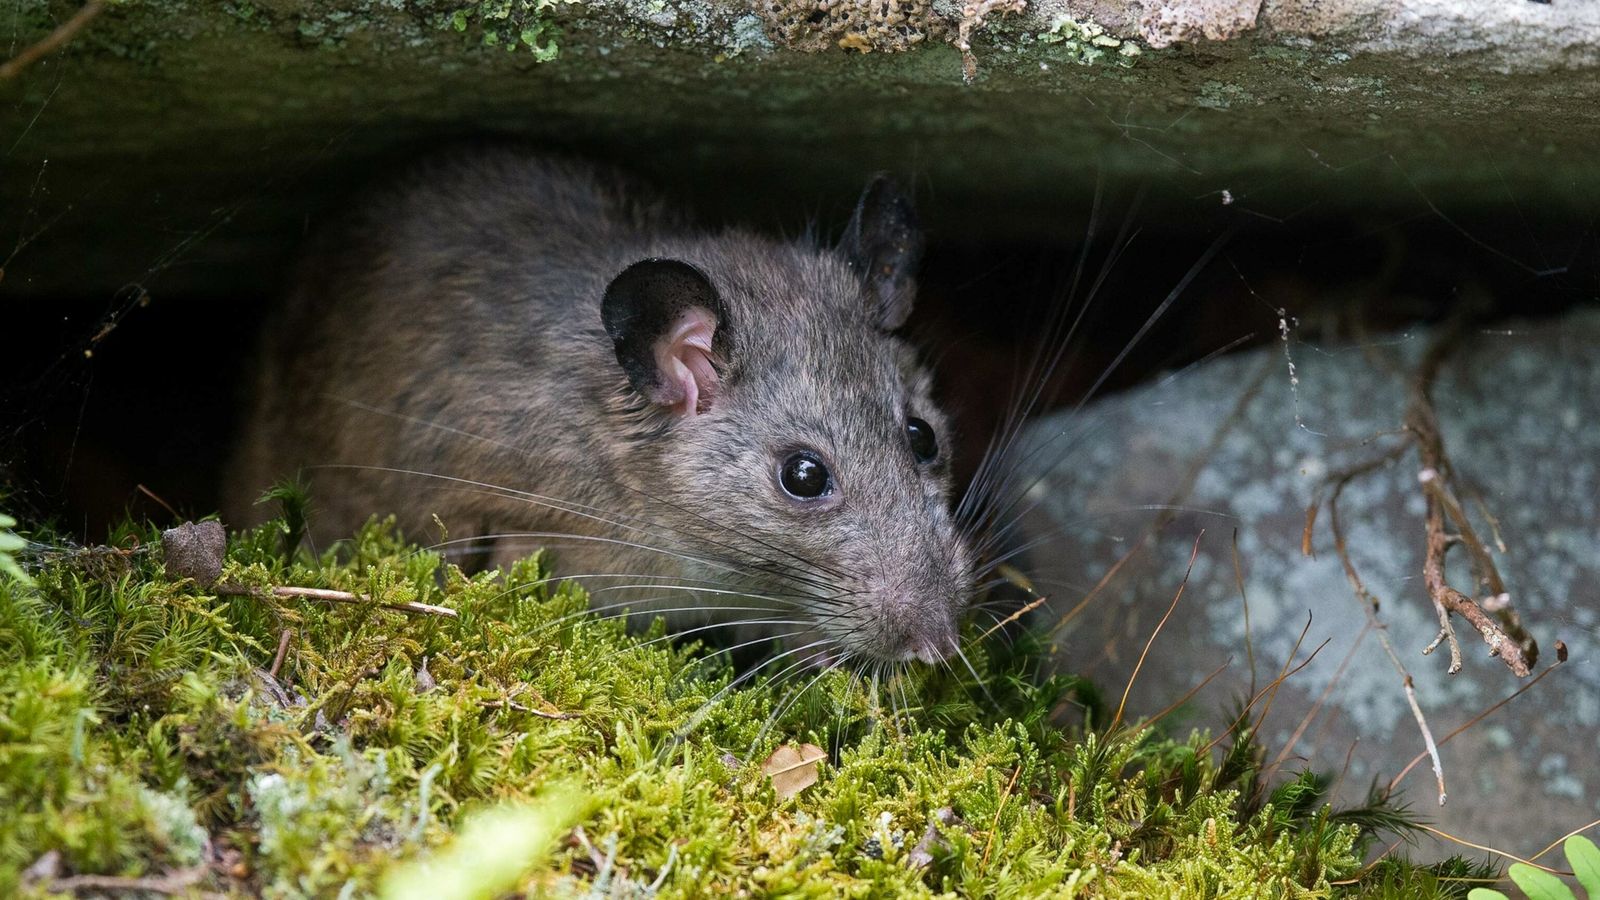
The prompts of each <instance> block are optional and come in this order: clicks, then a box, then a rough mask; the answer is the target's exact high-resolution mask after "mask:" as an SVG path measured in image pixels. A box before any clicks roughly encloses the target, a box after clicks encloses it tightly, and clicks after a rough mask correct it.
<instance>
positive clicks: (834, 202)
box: [0, 0, 1600, 293]
mask: <svg viewBox="0 0 1600 900" xmlns="http://www.w3.org/2000/svg"><path fill="white" fill-rule="evenodd" d="M78 8H79V7H78V5H77V4H76V3H66V2H53V0H22V2H21V3H20V4H18V5H15V6H13V7H12V8H11V9H10V10H9V11H8V12H7V14H5V16H4V17H3V18H0V43H3V45H4V46H3V47H0V51H4V54H5V55H6V56H7V57H10V56H14V55H15V54H16V53H18V52H20V51H21V50H22V49H23V48H25V47H27V46H28V45H29V44H31V43H32V42H35V41H37V40H39V39H41V38H43V37H44V36H45V35H47V34H49V33H50V32H51V30H52V29H53V28H55V27H57V26H58V25H59V24H60V23H61V22H63V21H65V20H67V19H68V18H69V17H70V16H72V14H73V13H74V12H76V11H77V9H78ZM1597 73H1600V6H1597V5H1596V4H1593V3H1580V2H1571V0H1556V2H1554V3H1540V2H1534V0H1453V2H1447V0H1297V2H1276V0H1266V2H1260V0H1091V2H1084V3H1076V2H1074V3H1067V2H1063V0H1030V2H1026V3H1024V2H1022V0H973V2H967V3H961V2H955V0H882V2H874V3H852V2H823V0H767V2H761V3H741V2H731V0H575V2H558V0H482V2H476V3H464V2H438V0H335V2H309V0H255V2H251V0H228V2H186V0H125V2H120V3H113V4H110V5H108V6H107V7H106V8H105V10H104V12H103V13H102V14H100V15H99V16H98V17H97V18H96V19H95V20H94V21H93V22H92V23H90V25H89V26H88V27H87V28H85V29H83V30H82V31H81V32H80V33H78V34H77V35H76V36H75V37H74V39H73V40H72V41H71V42H70V43H68V44H67V45H66V47H65V48H64V49H62V50H60V51H58V52H56V53H54V54H52V55H49V56H47V57H45V58H43V59H41V60H39V61H38V62H36V63H34V64H33V65H32V66H30V67H28V68H27V69H26V70H24V71H23V72H22V73H21V74H20V75H18V76H17V77H14V78H12V79H10V80H8V81H6V82H0V136H4V138H5V141H4V143H5V145H6V148H7V156H6V164H5V166H4V167H3V172H0V209H4V210H5V221H6V224H7V225H8V226H9V227H12V229H13V230H14V231H18V232H19V233H22V234H25V235H32V234H33V233H34V232H36V231H37V232H39V234H37V236H36V239H34V240H31V241H29V242H27V246H26V247H25V248H24V249H23V251H21V252H19V253H17V254H14V255H13V257H12V258H11V260H10V261H9V262H8V263H7V273H6V280H5V282H4V287H5V289H6V290H9V291H21V292H35V293H46V292H50V291H76V292H82V291H84V290H86V289H100V288H109V289H115V288H116V287H118V286H120V285H123V284H126V283H127V282H129V281H130V280H134V281H139V282H141V283H143V282H144V281H146V280H148V279H149V278H150V277H151V272H150V271H147V270H148V269H150V268H151V267H152V261H154V268H155V269H156V270H160V271H161V272H162V273H163V277H164V282H163V283H162V284H161V285H160V287H161V289H165V290H169V291H170V290H173V289H180V288H206V289H211V288H217V287H219V286H226V285H231V284H237V283H238V281H237V279H238V278H241V277H243V278H254V277H256V276H258V275H260V274H262V273H265V272H268V271H270V270H271V265H272V264H273V263H275V262H276V261H277V260H278V259H279V258H281V255H282V253H283V252H284V250H285V248H286V247H287V246H288V245H290V244H292V241H293V239H294V238H295V237H297V236H298V234H299V233H300V232H301V226H302V225H303V224H304V221H305V218H306V216H307V215H308V214H312V213H314V212H315V211H316V210H315V206H316V202H317V201H318V200H319V199H321V198H324V197H326V196H329V194H330V191H331V189H333V188H338V187H342V186H344V185H346V184H348V183H349V181H350V177H351V176H352V175H354V174H364V173H366V172H367V171H369V169H370V168H371V161H372V159H373V158H374V157H376V156H378V155H380V154H383V153H385V152H388V151H391V150H393V149H394V148H395V147H397V146H401V145H404V144H406V142H408V141H415V140H424V139H425V140H436V139H438V138H439V137H441V136H443V135H453V134H464V133H478V134H481V133H484V132H486V131H493V132H498V133H509V134H513V135H518V136H522V137H526V138H530V139H532V140H533V141H535V142H536V143H538V144H540V145H543V146H551V147H557V148H561V149H565V150H570V151H576V152H581V153H584V154H587V155H591V156H598V157H603V158H607V159H612V160H616V161H619V162H622V163H624V164H627V165H629V166H632V167H634V168H636V169H641V170H644V171H645V172H646V173H647V174H656V175H667V176H670V180H671V181H673V182H674V183H676V184H679V185H682V186H685V187H686V188H687V189H688V190H689V192H691V193H697V194H700V195H702V196H701V197H700V199H702V200H705V201H707V205H709V206H711V207H713V208H714V210H715V211H716V212H719V213H720V212H727V213H731V214H736V215H740V216H744V217H750V216H752V215H755V216H771V215H772V212H771V211H772V210H777V209H785V210H818V209H822V210H828V209H831V208H832V207H833V206H842V205H843V204H844V203H845V202H847V200H846V198H847V197H848V196H849V194H850V193H851V192H852V191H853V190H854V189H855V188H856V187H857V186H858V185H859V184H860V180H861V178H862V177H863V176H864V174H865V173H866V172H869V171H871V170H874V169H882V168H888V169H891V170H896V171H899V172H901V173H903V174H905V175H908V176H910V177H912V178H913V179H915V180H916V181H917V182H919V183H922V184H926V185H927V186H928V188H929V189H928V190H927V191H925V192H924V193H925V194H926V201H925V203H924V205H925V207H926V211H927V215H928V219H929V221H930V224H932V225H933V226H935V227H936V228H944V229H946V230H947V231H948V230H954V229H955V228H957V227H959V228H960V229H964V230H986V232H987V233H990V234H997V235H1004V234H1007V233H1010V234H1019V233H1025V234H1027V235H1029V236H1038V235H1040V234H1041V233H1054V234H1056V235H1072V234H1075V233H1077V232H1078V231H1079V230H1080V229H1081V227H1082V220H1081V216H1082V213H1083V211H1084V210H1085V209H1086V208H1087V206H1088V203H1087V195H1088V193H1089V192H1090V191H1091V190H1092V187H1093V185H1094V184H1095V183H1096V181H1097V179H1102V178H1105V177H1110V178H1113V179H1127V180H1133V181H1138V182H1141V183H1143V184H1147V185H1148V184H1152V183H1154V184H1156V185H1157V186H1158V188H1157V189H1156V190H1154V191H1152V192H1151V196H1152V198H1153V202H1152V203H1151V204H1150V206H1149V215H1150V216H1152V217H1154V216H1159V215H1161V214H1163V212H1167V213H1170V212H1173V211H1174V210H1175V209H1176V210H1178V211H1179V212H1182V213H1183V214H1184V215H1188V214H1189V213H1190V212H1192V210H1193V208H1194V207H1195V206H1196V205H1197V204H1198V205H1202V206H1205V207H1208V208H1209V207H1215V206H1221V205H1224V204H1231V205H1233V206H1234V208H1235V209H1247V210H1249V211H1252V212H1259V213H1261V214H1262V215H1266V216H1275V217H1282V216H1286V215H1289V214H1291V213H1293V212H1295V211H1297V210H1300V209H1302V208H1304V207H1305V206H1306V204H1307V203H1312V202H1314V203H1318V204H1320V205H1321V206H1322V208H1325V209H1339V208H1350V207H1353V206H1360V207H1394V206H1397V205H1407V204H1409V205H1411V206H1416V205H1418V204H1419V203H1420V202H1421V201H1420V200H1419V197H1422V196H1425V197H1426V198H1427V200H1428V202H1432V203H1435V204H1438V205H1440V206H1442V207H1445V208H1449V209H1451V210H1452V211H1459V210H1461V209H1463V208H1464V207H1473V206H1478V207H1484V206H1492V205H1495V204H1500V205H1504V204H1505V203H1506V202H1508V198H1509V199H1514V200H1515V201H1516V202H1518V203H1519V204H1521V205H1522V206H1523V207H1524V208H1528V209H1538V210H1542V211H1548V210H1552V209H1553V210H1557V211H1560V212H1562V213H1563V214H1566V213H1572V212H1574V211H1579V212H1581V211H1582V210H1585V209H1592V207H1593V203H1594V201H1595V200H1596V199H1597V196H1600V191H1597V190H1596V178H1597V176H1596V174H1595V172H1596V168H1595V167H1594V166H1592V165H1591V164H1590V163H1591V158H1590V157H1591V155H1592V154H1591V150H1592V148H1593V147H1594V146H1595V139H1596V137H1597V136H1600V104H1597V103H1594V102H1592V101H1593V99H1594V98H1595V97H1596V96H1597V95H1600V90H1597V85H1600V78H1597ZM44 225H48V227H41V226H44ZM173 235H188V236H199V235H203V236H204V240H195V241H188V242H186V243H185V246H184V247H183V249H182V253H181V254H180V255H181V260H182V265H173V264H172V262H171V260H169V259H168V258H167V251H169V250H171V249H172V245H173V242H174V240H175V239H174V237H173ZM86 245H92V246H94V247H95V248H96V252H95V253H94V254H93V256H92V258H89V259H85V258H84V255H83V253H82V248H83V247H84V246H86Z"/></svg>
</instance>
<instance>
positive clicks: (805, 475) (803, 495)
mask: <svg viewBox="0 0 1600 900" xmlns="http://www.w3.org/2000/svg"><path fill="white" fill-rule="evenodd" d="M778 483H779V484H781V485H783V489H784V490H785V491H787V492H788V493H789V496H791V497H794V498H795V499H797V500H815V499H817V498H818V497H821V496H824V495H826V494H828V493H830V492H832V491H833V476H832V475H829V474H828V467H827V466H826V465H824V464H823V462H822V457H820V456H818V455H817V454H815V453H812V452H811V451H810V450H801V451H799V452H798V453H794V454H791V455H790V456H789V458H788V459H786V460H784V461H783V468H781V469H779V470H778Z"/></svg>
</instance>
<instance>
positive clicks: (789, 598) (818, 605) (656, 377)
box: [603, 178, 973, 662]
mask: <svg viewBox="0 0 1600 900" xmlns="http://www.w3.org/2000/svg"><path fill="white" fill-rule="evenodd" d="M665 249H666V250H667V251H668V252H667V253H666V254H664V255H663V256H662V257H652V258H649V259H645V260H642V261H640V262H637V263H634V264H633V265H631V266H629V267H627V268H626V269H625V270H624V271H622V272H621V273H620V274H619V275H617V276H616V277H615V279H614V280H612V282H611V283H610V286H609V287H608V288H607V289H606V293H605V300H604V303H603V317H604V324H605V328H606V332H607V333H608V334H609V335H610V337H611V339H612V342H613V344H614V346H615V349H616V355H617V360H618V362H619V363H620V364H621V367H622V370H623V372H624V373H626V375H627V382H628V383H627V386H626V387H625V388H623V389H622V391H621V395H620V398H619V405H620V407H621V409H622V410H623V414H624V416H625V417H626V418H627V420H628V421H629V422H630V426H631V427H632V429H633V434H634V438H633V439H634V441H635V446H637V447H639V448H640V449H641V454H642V455H643V456H645V457H647V459H648V462H647V463H642V464H641V467H640V474H642V475H643V476H644V477H643V478H642V479H641V480H640V481H639V482H638V487H639V488H640V490H641V491H643V492H645V493H648V494H650V495H651V496H652V497H653V498H654V499H655V500H656V501H657V502H656V503H654V504H652V508H653V509H654V511H655V512H654V518H656V519H657V520H661V519H670V521H671V524H672V525H673V526H674V529H675V531H677V532H678V534H679V535H680V536H681V537H682V538H683V539H685V540H688V541H690V542H691V543H693V545H694V546H695V550H696V554H697V555H700V556H705V557H713V558H715V560H716V563H714V564H711V565H709V566H707V567H702V569H701V573H702V575H701V577H707V578H712V579H715V580H718V581H721V582H723V583H724V584H728V585H731V586H736V587H737V589H738V590H741V591H745V592H747V593H748V594H750V595H752V596H753V597H755V598H757V599H756V600H755V601H754V604H753V605H755V606H760V607H766V608H769V609H771V608H779V609H781V610H783V611H782V612H781V613H768V614H766V615H762V616H747V617H746V618H747V619H750V618H755V619H765V620H768V622H769V623H770V624H768V626H767V627H765V628H764V629H763V630H764V631H766V632H768V633H772V634H783V635H785V636H786V638H787V641H788V643H789V644H790V646H792V647H801V646H806V647H808V649H807V650H805V651H802V655H803V656H804V657H809V658H813V659H815V660H817V661H843V660H846V659H851V660H862V659H865V660H893V661H899V660H910V659H921V660H924V661H930V662H931V661H937V660H942V659H945V658H948V657H950V656H952V655H953V654H954V653H955V651H956V640H957V627H958V621H959V619H960V615H961V613H962V611H963V609H964V608H965V606H966V604H967V603H968V602H969V598H970V595H971V592H972V580H973V575H972V565H973V560H972V558H971V552H970V550H969V548H968V545H967V542H966V540H965V538H964V536H963V534H962V532H961V529H960V528H958V527H957V525H956V523H955V522H954V520H953V518H952V515H951V511H950V503H949V500H950V489H951V485H950V477H951V476H950V450H951V448H953V447H954V441H952V440H951V439H950V434H949V421H948V419H947V418H946V416H945V415H944V413H943V412H942V411H941V410H940V409H939V408H938V407H937V406H935V405H934V403H933V399H932V397H931V395H930V387H931V378H930V376H929V374H928V372H927V370H926V369H925V368H924V367H923V366H922V365H921V364H920V363H919V362H918V359H917V354H916V353H915V351H913V349H912V348H911V347H910V345H908V344H907V343H906V342H905V341H904V340H903V339H902V338H900V337H899V336H898V335H897V334H896V332H897V330H898V329H900V327H901V326H902V325H904V324H905V321H906V318H907V317H908V316H909V315H910V312H911V304H912V299H913V297H914V294H915V290H916V285H915V280H914V277H915V270H916V266H917V263H918V261H919V259H920V257H921V253H922V238H921V235H920V233H919V232H918V231H917V228H916V223H915V218H914V214H913V211H912V208H911V205H910V203H909V202H908V201H907V200H906V199H905V197H904V196H903V195H902V194H901V193H900V192H899V190H898V189H897V188H896V187H895V185H894V184H893V183H892V182H891V181H889V180H888V179H886V178H879V179H877V180H875V181H874V182H873V183H872V184H871V185H869V186H868V188H867V190H866V191H865V193H864V194H863V195H862V198H861V202H860V204H859V205H858V206H857V208H856V212H855V216H854V218H853V219H852V220H851V222H850V226H849V228H848V229H847V230H846V232H845V236H844V239H843V240H842V241H841V244H840V246H839V247H837V248H834V249H829V250H820V249H817V248H816V247H813V246H808V245H803V244H795V243H775V242H771V241H766V240H762V239H758V238H755V237H752V236H749V235H740V234H730V235H719V236H717V237H715V238H707V239H704V240H700V241H696V242H694V243H691V244H686V245H684V246H681V247H670V248H665ZM724 564H725V565H726V567H725V568H723V566H724ZM773 620H779V621H778V622H774V621H773ZM791 623H793V624H791Z"/></svg>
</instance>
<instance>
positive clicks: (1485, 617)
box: [1405, 320, 1539, 678]
mask: <svg viewBox="0 0 1600 900" xmlns="http://www.w3.org/2000/svg"><path fill="white" fill-rule="evenodd" d="M1462 330H1463V328H1462V323H1461V321H1460V320H1458V321H1457V323H1456V324H1455V325H1453V326H1452V327H1450V328H1447V329H1446V330H1445V332H1444V333H1443V334H1441V335H1440V336H1439V338H1438V339H1437V340H1435V341H1434V343H1433V345H1432V346H1430V347H1429V348H1428V351H1427V353H1426V354H1425V355H1424V356H1423V360H1422V364H1421V365H1420V366H1419V367H1418V370H1417V375H1416V378H1415V379H1414V380H1413V381H1412V385H1411V397H1410V400H1409V402H1408V403H1407V407H1406V418H1405V425H1406V431H1408V432H1410V434H1411V437H1412V440H1413V442H1414V443H1415V444H1416V447H1417V456H1418V457H1419V459H1420V461H1421V463H1422V471H1421V472H1420V473H1418V476H1417V478H1418V480H1419V481H1420V482H1421V483H1422V488H1423V494H1424V495H1425V497H1426V500H1427V516H1426V520H1427V535H1428V544H1427V556H1426V558H1425V560H1424V561H1423V566H1422V578H1423V581H1424V582H1425V583H1426V584H1427V588H1428V595H1429V597H1431V598H1432V600H1433V603H1434V607H1435V609H1436V610H1437V611H1438V613H1439V637H1438V638H1435V640H1434V643H1433V644H1432V645H1431V646H1430V647H1429V650H1431V649H1433V647H1436V646H1438V643H1439V641H1440V640H1441V639H1442V640H1448V641H1449V642H1450V645H1451V647H1450V655H1451V659H1450V672H1451V673H1452V674H1454V673H1455V672H1458V671H1460V669H1461V651H1460V647H1459V646H1458V645H1457V643H1456V640H1455V632H1454V629H1452V628H1451V626H1450V621H1449V615H1448V614H1449V613H1455V614H1456V615H1458V616H1460V617H1462V618H1463V619H1465V620H1467V622H1468V623H1469V624H1470V625H1472V627H1473V628H1474V629H1476V630H1477V632H1478V634H1479V635H1481V636H1482V637H1483V642H1484V643H1485V644H1487V645H1488V646H1489V653H1490V655H1492V656H1498V657H1500V659H1501V661H1503V662H1504V663H1505V664H1506V666H1507V667H1508V668H1510V669H1511V671H1512V673H1513V674H1514V675H1516V676H1517V677H1518V678H1523V677H1526V676H1527V675H1528V673H1529V672H1531V671H1532V669H1533V665H1534V663H1536V662H1537V661H1538V658H1539V646H1538V644H1536V643H1535V642H1534V640H1533V637H1532V636H1531V635H1529V634H1528V632H1527V631H1526V630H1525V629H1524V628H1523V627H1522V622H1521V620H1520V619H1519V618H1518V617H1517V614H1516V611H1515V610H1513V609H1512V608H1511V605H1510V598H1509V596H1508V595H1507V593H1506V590H1505V584H1504V582H1503V581H1502V580H1501V578H1500V572H1499V570H1498V569H1496V567H1495V564H1494V559H1493V557H1492V555H1491V554H1490V553H1489V549H1488V548H1487V547H1485V546H1484V544H1483V542H1482V541H1481V540H1479V538H1478V535H1477V533H1476V532H1475V531H1474V530H1473V528H1472V523H1471V522H1470V521H1469V520H1468V519H1467V516H1466V511H1465V510H1464V509H1463V508H1462V506H1461V503H1460V501H1458V500H1457V499H1456V498H1455V495H1454V494H1453V493H1452V492H1451V490H1450V480H1451V470H1450V459H1449V457H1448V456H1447V455H1446V454H1445V449H1444V439H1443V438H1442V437H1441V436H1440V432H1439V418H1438V415H1437V413H1435V412H1434V408H1433V385H1434V382H1435V381H1436V380H1437V379H1438V375H1439V369H1440V367H1441V366H1442V365H1443V363H1444V360H1445V357H1446V356H1447V355H1448V354H1449V352H1450V349H1451V348H1452V347H1453V346H1454V345H1455V343H1456V341H1457V340H1458V339H1459V337H1460V335H1461V332H1462ZM1447 522H1448V524H1450V525H1453V526H1455V528H1456V533H1455V534H1454V535H1451V534H1449V533H1447V532H1446V531H1445V526H1446V523H1447ZM1455 543H1460V544H1461V545H1462V546H1464V547H1466V548H1467V552H1468V553H1469V554H1470V555H1471V557H1472V564H1473V568H1474V570H1476V572H1477V576H1478V581H1479V583H1480V584H1481V585H1482V586H1483V587H1484V588H1486V589H1487V590H1488V591H1489V596H1491V597H1494V598H1495V599H1496V603H1495V606H1496V610H1497V611H1496V613H1495V617H1494V618H1491V617H1490V615H1489V613H1487V612H1485V611H1484V609H1483V607H1482V606H1480V605H1479V604H1478V602H1477V601H1476V600H1474V599H1472V598H1471V597H1469V596H1467V595H1466V594H1464V593H1462V592H1461V591H1459V590H1457V589H1455V588H1454V587H1452V586H1451V585H1450V583H1449V581H1448V580H1447V579H1446V577H1445V555H1446V554H1447V553H1448V552H1449V550H1450V547H1451V546H1452V545H1453V544H1455ZM1496 619H1498V621H1496Z"/></svg>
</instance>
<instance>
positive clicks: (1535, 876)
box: [1508, 863, 1577, 900]
mask: <svg viewBox="0 0 1600 900" xmlns="http://www.w3.org/2000/svg"><path fill="white" fill-rule="evenodd" d="M1508 874H1509V875H1510V876H1511V880H1512V881H1514V882H1516V883H1517V887H1519V888H1522V891H1523V893H1525V894H1527V895H1528V900H1577V896H1576V895H1574V894H1573V893H1572V888H1569V887H1567V886H1566V885H1565V884H1563V883H1562V882H1561V879H1559V878H1557V877H1556V876H1554V875H1551V874H1550V873H1549V872H1546V871H1545V870H1543V869H1536V868H1534V867H1533V866H1530V865H1528V864H1526V863H1516V864H1515V865H1513V866H1512V867H1511V871H1510V872H1509V873H1508Z"/></svg>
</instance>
